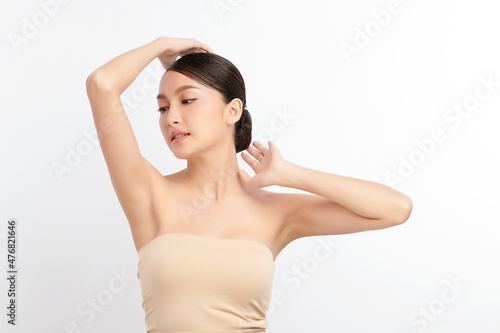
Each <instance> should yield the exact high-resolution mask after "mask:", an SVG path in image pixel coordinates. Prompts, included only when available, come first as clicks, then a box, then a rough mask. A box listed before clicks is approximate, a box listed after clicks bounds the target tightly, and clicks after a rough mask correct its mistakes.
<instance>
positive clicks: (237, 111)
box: [227, 98, 243, 125]
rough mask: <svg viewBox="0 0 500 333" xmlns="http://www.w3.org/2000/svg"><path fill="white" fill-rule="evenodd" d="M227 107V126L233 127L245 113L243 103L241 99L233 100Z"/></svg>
mask: <svg viewBox="0 0 500 333" xmlns="http://www.w3.org/2000/svg"><path fill="white" fill-rule="evenodd" d="M227 107H228V113H227V124H228V125H231V124H234V123H236V122H237V121H238V120H240V118H241V114H242V113H243V102H242V101H241V99H239V98H233V100H232V101H231V102H229V104H228V105H227Z"/></svg>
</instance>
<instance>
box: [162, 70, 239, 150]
mask: <svg viewBox="0 0 500 333" xmlns="http://www.w3.org/2000/svg"><path fill="white" fill-rule="evenodd" d="M158 108H159V109H160V119H159V123H160V129H161V132H162V134H163V137H164V139H165V141H166V142H167V145H168V147H169V148H170V150H171V151H172V152H173V153H174V155H175V156H176V157H177V158H187V157H188V156H190V155H193V154H195V153H197V152H202V151H204V150H206V149H207V148H209V147H211V146H212V145H214V144H217V143H220V142H223V140H227V135H228V132H229V131H230V130H231V127H230V126H229V124H228V123H227V121H226V120H227V117H226V114H227V112H225V110H226V109H227V107H226V103H225V102H224V100H223V97H222V95H221V94H220V93H219V92H218V91H217V90H215V89H212V88H209V87H207V86H204V85H202V84H201V83H199V82H197V81H195V80H193V79H191V78H190V77H187V76H185V75H183V74H181V73H178V72H175V71H173V70H170V71H167V72H166V73H165V74H164V75H163V78H162V80H161V82H160V88H159V94H158ZM174 130H180V131H184V132H187V133H190V134H189V135H188V136H186V137H184V138H183V139H182V140H175V141H173V140H172V139H171V136H172V132H173V131H174ZM230 137H231V138H232V136H230ZM233 145H234V140H233Z"/></svg>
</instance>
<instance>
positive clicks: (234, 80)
mask: <svg viewBox="0 0 500 333" xmlns="http://www.w3.org/2000/svg"><path fill="white" fill-rule="evenodd" d="M169 70H173V71H176V72H178V73H181V74H183V75H186V76H188V77H190V78H192V79H193V80H196V81H197V82H199V83H201V84H203V85H205V86H208V87H210V88H213V89H215V90H217V91H218V92H220V93H221V94H222V96H223V97H224V99H225V101H226V104H227V103H229V102H231V101H232V100H233V99H234V98H239V99H240V100H241V101H242V103H243V109H242V112H241V117H240V119H239V120H238V121H237V122H236V123H235V128H234V129H235V130H234V143H235V146H236V153H239V152H240V151H243V150H245V149H247V148H248V147H249V146H250V143H251V141H252V117H251V116H250V112H248V110H247V108H246V105H247V102H246V92H245V82H244V81H243V77H242V76H241V73H240V71H239V70H238V68H236V66H234V65H233V63H231V62H230V61H229V60H227V59H226V58H224V57H221V56H220V55H217V54H214V53H205V52H197V53H190V54H186V55H185V56H182V57H180V58H179V59H177V61H175V62H174V63H173V64H172V65H171V66H170V67H169V68H167V71H169Z"/></svg>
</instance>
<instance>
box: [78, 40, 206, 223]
mask: <svg viewBox="0 0 500 333" xmlns="http://www.w3.org/2000/svg"><path fill="white" fill-rule="evenodd" d="M202 49H203V50H206V51H207V52H213V51H212V50H211V49H210V48H209V47H208V46H206V45H205V44H203V43H201V42H199V41H197V40H195V39H181V38H170V37H160V38H158V39H156V40H154V41H152V42H150V43H148V44H146V45H143V46H140V47H138V48H135V49H133V50H131V51H128V52H126V53H124V54H122V55H119V56H117V57H115V58H113V59H111V60H110V61H108V62H107V63H106V64H104V65H103V66H101V67H99V68H98V69H96V70H95V71H93V72H92V73H91V74H90V75H89V77H88V78H87V82H86V87H87V96H88V98H89V101H90V105H91V108H92V114H93V117H94V123H95V126H96V129H97V134H98V138H99V143H100V146H101V150H102V153H103V155H104V159H105V161H106V165H107V167H108V171H109V174H110V178H111V182H112V184H113V187H114V189H115V192H116V194H117V196H118V199H119V201H120V204H121V206H122V208H123V210H124V212H125V214H126V215H127V218H128V219H129V221H130V222H131V221H132V220H135V221H139V220H141V217H142V218H144V209H149V207H150V204H151V195H152V190H153V184H154V183H157V182H159V181H163V182H164V178H163V176H162V175H161V174H160V173H159V172H158V171H157V170H156V168H154V167H153V166H152V165H151V164H150V163H149V162H148V161H147V160H146V159H145V158H144V157H143V156H142V155H141V153H140V151H139V146H138V144H137V141H136V138H135V136H134V133H133V130H132V127H131V125H130V122H129V120H128V117H127V115H126V113H125V110H124V109H123V105H122V103H121V100H120V95H121V94H122V93H123V91H125V89H126V88H127V87H128V86H129V85H130V84H131V83H132V82H133V81H134V80H135V79H136V77H137V76H138V75H139V74H140V73H141V71H142V70H143V69H144V68H145V67H146V66H147V65H148V64H149V63H150V62H151V61H153V60H154V59H155V58H157V57H158V59H159V60H160V61H161V63H162V65H163V67H164V68H168V66H170V65H171V63H173V62H174V61H175V60H176V58H177V56H179V55H180V56H182V55H184V54H188V53H192V52H199V51H200V50H202ZM164 183H165V182H164Z"/></svg>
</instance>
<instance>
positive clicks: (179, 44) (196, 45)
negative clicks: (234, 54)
mask: <svg viewBox="0 0 500 333" xmlns="http://www.w3.org/2000/svg"><path fill="white" fill-rule="evenodd" d="M160 39H161V40H162V41H163V43H164V45H165V51H164V52H163V53H162V54H160V55H159V56H158V60H160V62H161V64H162V66H163V68H165V69H167V68H169V67H170V65H172V64H173V63H174V62H175V61H176V60H177V57H182V56H185V55H186V54H190V53H196V52H203V51H205V52H208V53H215V52H214V51H212V49H211V48H210V46H208V45H207V44H205V43H202V42H200V41H199V40H197V39H194V38H173V37H160Z"/></svg>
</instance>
